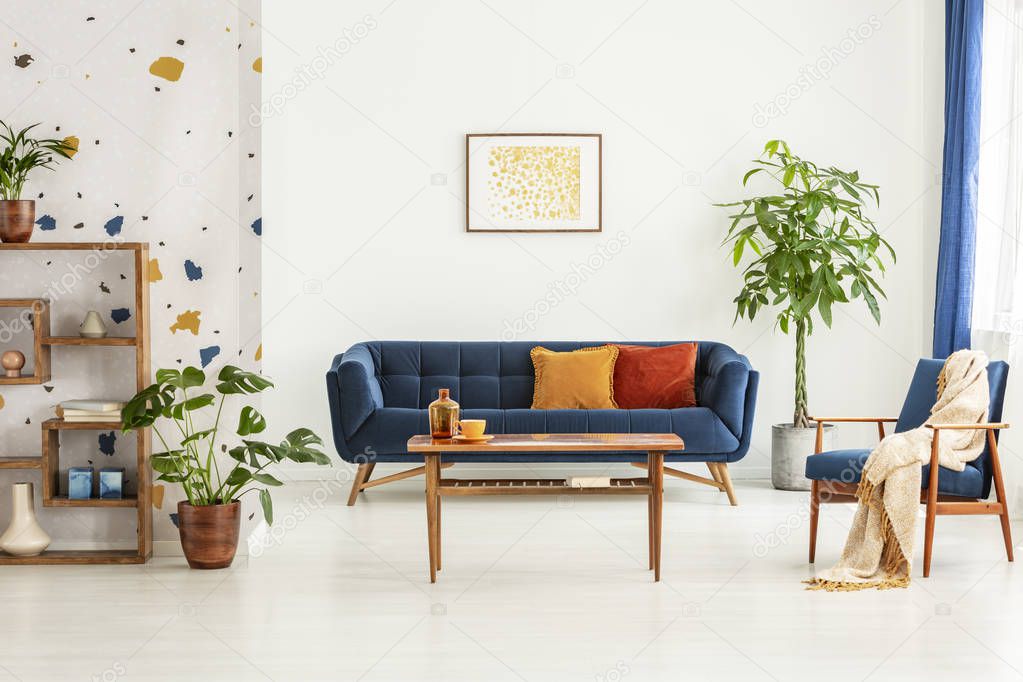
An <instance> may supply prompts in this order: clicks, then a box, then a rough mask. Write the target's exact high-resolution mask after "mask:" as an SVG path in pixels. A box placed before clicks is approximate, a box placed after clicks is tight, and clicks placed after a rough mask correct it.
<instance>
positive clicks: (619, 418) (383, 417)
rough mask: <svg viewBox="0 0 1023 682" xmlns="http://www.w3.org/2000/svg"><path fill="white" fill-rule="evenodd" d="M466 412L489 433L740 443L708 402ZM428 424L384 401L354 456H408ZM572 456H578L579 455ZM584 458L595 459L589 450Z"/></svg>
mask: <svg viewBox="0 0 1023 682" xmlns="http://www.w3.org/2000/svg"><path fill="white" fill-rule="evenodd" d="M462 417H464V418H466V419H486V420H487V433H676V434H678V435H679V436H680V437H681V438H682V439H683V440H684V441H685V445H686V448H685V454H684V455H683V456H682V457H683V458H685V457H689V456H694V455H701V454H720V453H728V452H733V451H734V450H735V449H736V448H738V447H739V441H738V439H737V438H736V437H735V436H734V435H733V434H732V432H731V431H729V430H728V429H727V428H726V427H725V425H724V424H722V423H721V420H720V419H718V417H717V415H715V414H714V413H713V412H712V411H710V410H709V409H707V408H705V407H687V408H680V409H677V410H522V409H518V410H493V409H482V410H462ZM428 428H429V416H428V414H427V411H426V410H413V409H408V408H398V407H384V408H381V409H378V410H376V411H374V413H373V414H372V415H371V416H370V417H369V419H367V420H366V423H365V424H363V426H362V428H360V429H359V431H358V432H356V433H355V435H354V436H352V437H350V438H349V439H348V447H349V448H350V449H351V451H352V454H353V455H354V456H358V455H366V456H367V457H370V456H373V455H375V456H376V457H377V461H396V460H407V459H410V457H409V455H407V454H406V451H405V447H406V444H407V443H408V439H409V438H410V437H412V436H414V435H417V434H420V433H428ZM571 457H573V456H572V455H570V456H569V460H570V459H571ZM574 457H575V459H576V460H578V459H579V456H578V455H574ZM639 458H642V456H641V455H640V456H639ZM512 459H514V456H513V457H512ZM586 459H587V461H593V457H591V456H587V458H586ZM629 459H633V460H634V459H637V456H636V454H635V453H632V454H631V455H629V456H628V457H627V458H626V461H628V460H629ZM697 461H702V460H697Z"/></svg>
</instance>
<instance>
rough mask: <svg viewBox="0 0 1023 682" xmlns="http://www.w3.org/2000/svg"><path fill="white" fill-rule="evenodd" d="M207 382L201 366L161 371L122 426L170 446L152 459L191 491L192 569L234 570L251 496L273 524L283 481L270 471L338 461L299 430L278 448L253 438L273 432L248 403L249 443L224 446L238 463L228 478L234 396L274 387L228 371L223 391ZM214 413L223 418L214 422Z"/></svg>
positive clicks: (188, 544) (185, 539) (182, 519)
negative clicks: (226, 438) (229, 405)
mask: <svg viewBox="0 0 1023 682" xmlns="http://www.w3.org/2000/svg"><path fill="white" fill-rule="evenodd" d="M205 384H206V374H205V372H203V371H202V370H201V369H197V368H195V367H187V368H185V369H184V370H182V371H179V370H176V369H161V370H158V371H157V372H156V383H155V384H153V385H152V386H149V387H147V388H145V389H143V390H142V391H140V392H139V393H138V395H136V396H135V397H133V398H132V399H131V400H129V401H128V403H127V404H126V405H125V407H124V409H123V410H122V411H121V421H122V424H123V426H122V428H123V430H124V432H125V433H127V432H129V431H134V430H136V429H144V428H148V427H152V429H153V433H155V434H156V436H157V438H158V439H159V441H160V443H161V444H162V446H163V452H159V453H155V454H154V455H153V456H152V460H151V461H152V466H153V469H154V470H155V471H156V472H157V473H158V474H159V476H157V480H159V481H166V482H168V483H178V484H180V485H181V487H182V488H183V489H184V492H185V497H186V498H187V500H182V501H181V502H179V503H178V532H179V534H180V536H181V547H182V549H183V550H184V552H185V558H186V559H187V560H188V565H189V566H191V567H192V568H227V567H228V566H230V565H231V562H232V561H233V560H234V555H235V552H236V550H237V548H238V534H239V530H240V528H241V503H240V502H239V499H240V498H241V497H242V496H243V495H246V494H248V493H250V492H256V493H257V494H258V495H259V501H260V504H261V506H262V509H263V517H264V519H266V522H267V524H272V523H273V500H272V498H271V497H270V490H269V489H270V488H271V487H276V486H280V485H283V483H282V482H281V481H280V480H278V479H277V478H276V477H274V476H273V474H271V473H269V472H268V471H267V468H268V467H270V466H271V465H274V464H277V463H279V462H283V461H285V460H290V461H292V462H300V463H303V462H312V463H315V464H320V465H329V464H330V459H329V458H328V457H327V455H325V454H324V453H323V452H321V451H320V450H319V449H318V446H321V445H323V441H321V440H320V438H319V437H318V436H317V435H316V434H314V433H313V432H312V431H310V430H309V429H305V428H302V429H296V430H294V431H292V432H291V433H289V434H288V435H287V436H285V437H284V440H283V441H281V442H280V443H278V444H276V445H274V444H271V443H266V442H263V441H258V440H253V439H252V438H251V437H252V436H253V435H255V434H258V433H262V432H263V431H265V430H266V419H265V418H264V417H263V415H261V414H260V413H259V412H258V411H256V409H255V408H253V407H251V406H250V405H246V406H244V407H242V409H241V412H240V414H239V418H238V427H237V428H236V429H235V434H236V435H237V436H238V437H239V438H240V439H241V444H240V445H237V446H235V447H233V448H231V449H230V450H226V448H227V446H226V445H225V446H223V448H224V449H225V450H226V452H227V454H228V455H230V457H231V459H233V460H234V464H233V465H232V466H231V467H230V468H229V469H226V474H225V475H221V470H220V465H219V463H218V462H217V454H218V453H217V451H216V442H217V437H218V434H219V432H220V428H221V415H222V414H223V409H224V403H225V401H226V400H227V398H228V397H229V396H240V395H252V394H256V393H260V392H262V391H264V390H266V389H268V388H272V387H273V383H271V382H270V381H269V380H268V379H266V378H265V377H263V376H260V375H258V374H253V373H251V372H245V371H243V370H241V369H239V368H237V367H233V366H231V365H227V366H225V367H224V368H223V369H222V370H220V373H219V375H218V376H217V383H216V385H215V387H214V390H215V393H210V392H208V391H204V390H203V387H204V385H205ZM214 409H215V417H212V418H210V415H209V412H210V411H212V410H214ZM160 420H166V421H169V422H170V423H172V424H173V427H174V431H176V436H175V438H173V439H172V440H170V441H168V440H167V438H165V437H164V434H163V433H162V432H161V431H160V428H159V422H160ZM172 443H173V444H172Z"/></svg>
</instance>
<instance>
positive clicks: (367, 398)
mask: <svg viewBox="0 0 1023 682" xmlns="http://www.w3.org/2000/svg"><path fill="white" fill-rule="evenodd" d="M327 393H328V397H329V398H330V407H331V417H332V419H333V421H334V425H335V429H337V427H338V425H340V429H341V433H340V434H338V433H335V436H339V435H340V436H343V437H344V438H346V439H347V438H349V437H351V436H352V435H353V434H354V433H355V432H356V431H358V430H359V427H361V426H362V425H363V424H364V423H365V422H366V420H367V419H369V416H370V415H371V414H373V412H374V411H375V410H377V409H378V408H381V407H383V406H384V397H383V392H382V391H381V390H380V382H379V381H378V380H377V376H376V368H375V366H374V364H373V357H372V356H371V355H370V352H369V349H368V348H366V346H364V345H361V344H359V345H355V346H352V348H350V349H349V350H347V351H346V352H345V353H343V354H342V355H338V356H337V357H335V358H334V362H333V363H331V367H330V371H329V372H327Z"/></svg>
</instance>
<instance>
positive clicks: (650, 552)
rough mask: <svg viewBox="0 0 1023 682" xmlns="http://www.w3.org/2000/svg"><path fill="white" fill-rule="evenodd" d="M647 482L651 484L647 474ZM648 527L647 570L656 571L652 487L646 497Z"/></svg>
mask: <svg viewBox="0 0 1023 682" xmlns="http://www.w3.org/2000/svg"><path fill="white" fill-rule="evenodd" d="M647 482H648V483H649V482H650V474H647ZM646 527H647V569H648V570H650V571H652V570H654V493H653V487H652V486H651V490H650V493H649V494H648V495H647V496H646Z"/></svg>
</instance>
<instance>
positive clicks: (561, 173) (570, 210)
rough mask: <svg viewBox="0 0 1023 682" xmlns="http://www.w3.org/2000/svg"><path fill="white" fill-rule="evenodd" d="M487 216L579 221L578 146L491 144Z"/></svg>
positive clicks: (505, 218)
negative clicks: (488, 211)
mask: <svg viewBox="0 0 1023 682" xmlns="http://www.w3.org/2000/svg"><path fill="white" fill-rule="evenodd" d="M488 163H489V164H490V178H489V180H488V182H487V186H488V189H489V190H490V215H491V217H493V218H495V219H503V220H579V218H580V210H579V184H580V170H579V166H580V164H579V147H566V146H554V145H552V146H544V147H522V146H517V147H515V146H494V147H491V148H490V154H489V159H488Z"/></svg>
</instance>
